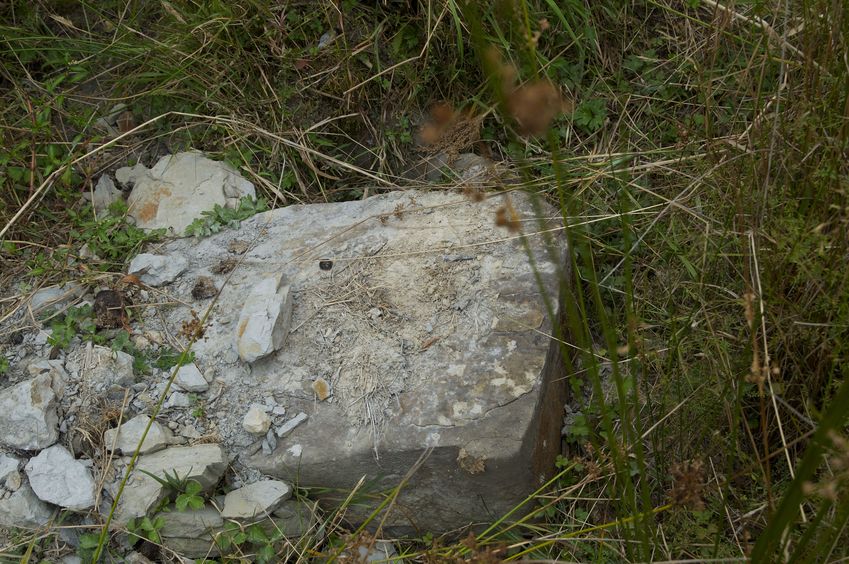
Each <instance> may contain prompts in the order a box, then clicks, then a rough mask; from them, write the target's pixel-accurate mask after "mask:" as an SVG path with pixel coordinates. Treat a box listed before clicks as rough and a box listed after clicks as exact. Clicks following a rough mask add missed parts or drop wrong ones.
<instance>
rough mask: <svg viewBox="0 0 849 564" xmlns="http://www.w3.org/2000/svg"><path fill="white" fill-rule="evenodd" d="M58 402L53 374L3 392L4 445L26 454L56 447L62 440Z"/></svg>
mask: <svg viewBox="0 0 849 564" xmlns="http://www.w3.org/2000/svg"><path fill="white" fill-rule="evenodd" d="M57 401H58V397H57V394H56V393H55V392H54V390H53V378H51V376H50V374H49V373H45V374H41V375H39V376H36V377H35V378H32V379H30V380H24V381H23V382H21V383H19V384H16V385H14V386H11V387H9V388H6V389H5V390H3V391H0V429H2V432H0V443H2V444H3V445H6V446H8V447H12V448H19V449H23V450H40V449H43V448H47V447H49V446H50V445H52V444H53V443H55V442H56V440H57V439H58V438H59V416H58V414H57V413H56V404H57Z"/></svg>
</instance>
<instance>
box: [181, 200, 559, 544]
mask: <svg viewBox="0 0 849 564" xmlns="http://www.w3.org/2000/svg"><path fill="white" fill-rule="evenodd" d="M540 214H542V215H543V217H539V215H540ZM497 223H500V224H504V223H507V224H509V226H510V227H511V228H512V230H511V229H508V228H506V227H504V226H502V225H498V224H497ZM517 228H518V230H517ZM561 233H562V228H561V222H560V214H559V213H558V212H557V211H556V210H553V209H552V208H551V207H549V206H547V205H545V204H544V203H542V202H540V203H539V205H538V206H534V205H532V201H531V199H530V198H529V197H528V196H527V195H525V194H524V193H521V192H513V193H511V194H510V195H493V196H491V197H489V198H487V199H485V200H484V201H482V202H472V201H470V200H468V199H466V198H464V197H463V196H462V195H461V194H457V193H449V192H442V191H432V192H422V191H398V192H393V193H388V194H382V195H379V196H375V197H372V198H368V199H366V200H361V201H355V202H344V203H333V204H315V205H307V206H290V207H287V208H282V209H278V210H274V211H271V212H266V213H263V214H260V215H257V216H255V217H253V218H251V219H250V220H247V221H244V222H243V223H242V225H241V228H240V229H239V230H225V231H222V232H221V233H218V234H216V235H213V236H212V237H209V238H206V239H201V240H199V241H194V240H185V239H184V240H180V241H176V242H172V243H170V244H169V245H168V246H167V251H168V252H177V253H179V254H181V255H183V256H187V257H189V261H190V268H189V271H188V272H187V273H186V274H184V278H185V279H186V280H189V281H190V280H192V279H193V278H194V277H196V276H201V275H203V276H206V275H209V274H210V273H212V275H216V276H218V277H219V278H218V279H216V285H217V286H219V287H222V290H221V294H220V296H219V300H218V304H217V305H216V308H215V309H214V310H213V313H212V316H211V318H210V319H211V323H210V325H209V326H208V327H207V328H206V334H205V336H204V338H203V339H201V340H200V341H199V342H198V343H196V345H195V348H194V350H195V354H196V362H197V363H198V365H199V366H200V367H202V368H203V369H204V370H206V369H207V367H213V369H214V370H215V373H216V379H217V380H218V383H216V384H215V387H217V386H218V385H219V384H221V385H222V392H221V395H220V398H219V399H218V400H217V402H216V405H215V408H214V409H212V410H210V411H209V413H208V417H210V418H211V419H215V420H216V423H217V425H218V429H219V430H220V433H221V435H222V437H223V440H224V442H225V444H226V446H227V448H228V450H229V451H230V452H234V454H237V455H239V456H240V460H247V461H248V463H249V464H250V465H253V466H255V467H256V468H258V469H260V470H261V471H263V472H264V473H266V474H268V475H271V476H275V477H279V478H281V479H284V480H287V481H292V482H295V483H297V484H300V485H304V486H320V487H328V488H338V489H339V490H340V491H344V490H345V489H348V488H351V487H353V486H355V485H356V484H357V483H358V482H359V480H360V479H361V478H362V477H363V476H365V477H366V481H365V484H366V485H365V486H364V487H363V488H362V489H361V490H360V491H361V493H363V492H365V490H369V491H371V492H374V491H375V489H378V490H385V489H386V488H392V487H394V486H395V485H397V484H398V483H400V482H401V481H402V479H403V478H404V476H405V475H407V473H408V472H409V471H410V470H411V469H412V468H414V467H417V470H416V471H415V473H414V474H413V475H412V478H411V479H410V480H409V481H408V482H407V484H406V486H405V487H404V489H403V491H402V493H401V495H400V496H399V498H398V500H397V503H396V504H395V506H394V508H393V510H392V513H391V514H390V516H389V518H388V520H387V525H391V526H394V527H398V528H396V530H397V531H399V532H403V531H402V530H401V529H405V530H406V531H407V532H409V531H412V530H431V531H443V530H450V529H454V528H456V527H461V526H464V525H467V524H470V523H473V522H480V521H491V520H493V519H495V518H498V517H500V516H501V515H502V514H503V513H504V512H506V511H508V510H510V509H512V508H513V507H514V506H515V505H516V504H517V503H519V502H520V501H522V500H523V499H524V498H525V496H527V495H528V494H529V493H530V492H532V491H533V490H535V489H536V488H537V487H539V485H540V484H541V483H542V482H543V481H544V480H545V479H546V478H547V477H548V476H550V475H551V474H552V472H553V470H554V459H555V456H556V454H557V453H558V452H559V447H560V428H561V421H562V413H563V403H564V401H565V397H564V395H565V388H566V386H565V380H564V378H563V376H564V374H563V371H562V365H561V361H560V356H559V348H558V347H557V346H556V344H553V341H552V339H551V335H552V317H555V318H556V317H557V315H558V314H557V311H558V309H559V303H560V299H559V296H560V285H561V281H562V280H563V279H565V278H567V277H565V276H564V272H563V268H564V264H565V261H564V260H563V257H564V256H565V253H566V248H565V243H564V242H563V239H562V237H561V236H560V235H561ZM546 239H547V240H548V241H549V244H546ZM228 249H230V250H228ZM233 249H236V251H233ZM243 251H244V255H243V256H241V255H237V254H236V253H238V252H243ZM528 251H530V253H531V255H532V256H533V260H530V258H529V255H528ZM234 255H235V256H241V258H239V259H238V265H237V266H236V267H235V270H232V271H228V272H227V273H224V274H217V273H218V271H219V270H220V269H219V268H218V265H222V264H230V265H232V264H233V262H234V261H233V257H234ZM281 275H282V277H283V278H282V279H283V280H284V281H285V282H284V284H286V285H288V286H289V289H288V292H289V295H288V299H290V300H291V304H292V311H291V319H290V320H289V323H288V324H287V326H288V329H287V331H286V335H285V338H284V340H283V342H282V346H280V347H279V348H277V347H276V346H275V347H273V348H274V349H275V350H274V351H273V352H271V353H270V354H268V356H265V357H261V358H257V359H256V360H252V361H251V362H250V363H248V362H245V361H244V360H242V359H240V358H239V354H238V352H237V350H236V339H235V338H234V337H235V336H236V335H237V334H238V331H239V330H240V327H239V321H238V320H239V318H240V314H241V313H242V311H243V307H244V304H245V302H246V301H250V297H249V296H251V292H252V291H253V289H254V288H256V286H257V285H258V284H263V283H265V284H268V282H263V281H266V280H269V278H268V277H269V276H274V278H272V280H274V281H275V283H272V284H271V285H272V286H274V287H275V288H282V286H277V285H276V281H277V280H278V278H276V277H277V276H281ZM540 283H541V285H542V289H541V288H540ZM188 287H189V284H185V285H183V286H178V290H177V291H181V290H180V288H183V290H182V291H183V292H185V294H186V296H185V299H190V298H188ZM544 296H547V297H548V298H549V300H548V305H550V306H551V307H552V309H553V313H552V312H551V311H549V309H548V307H547V305H546V300H545V299H544ZM185 315H186V312H185V311H182V312H181V311H175V312H174V313H173V314H172V315H171V320H172V322H173V323H174V324H177V323H179V322H180V320H181V319H184V318H185ZM181 316H182V317H181ZM243 358H244V357H243ZM316 381H319V384H320V385H316ZM318 389H320V390H321V393H320V394H317V392H316V390H318ZM328 393H329V397H328V398H327V399H324V400H323V401H320V399H319V397H318V396H319V395H320V397H325V396H326V394H328ZM267 398H272V399H273V402H276V404H277V405H279V406H281V407H285V412H286V413H287V414H288V417H293V416H294V415H295V414H299V413H301V412H303V413H305V414H306V415H307V418H306V420H305V421H303V422H301V423H300V424H299V425H297V426H295V427H294V429H293V430H292V431H291V432H289V433H288V434H286V433H283V432H280V433H275V434H273V435H271V436H272V439H270V442H271V443H276V449H275V450H274V451H273V452H272V453H271V454H270V455H268V454H263V452H259V453H258V454H254V455H253V456H251V457H248V456H246V455H249V454H252V453H255V452H257V450H258V449H257V448H253V449H252V448H251V445H255V444H256V440H257V439H256V438H255V437H253V436H251V435H250V433H248V432H247V431H244V429H243V428H242V418H243V416H244V414H245V412H246V410H247V409H248V406H250V405H251V404H253V403H256V404H263V405H268V401H269V400H268V399H267ZM269 409H270V408H269ZM278 419H279V420H278ZM285 424H286V418H285V417H283V418H275V420H274V426H273V427H272V429H271V430H270V433H271V432H276V431H278V430H279V429H281V428H282V427H283V426H284V425H285ZM266 446H268V445H266ZM240 449H243V450H240ZM266 450H268V449H266ZM417 463H419V464H418V465H417ZM344 497H345V493H340V494H339V499H343V498H344ZM331 498H332V496H328V497H327V499H326V500H325V501H327V502H328V503H331V502H333V499H331ZM348 515H349V516H351V517H352V518H354V514H353V513H351V512H350V511H349V513H348Z"/></svg>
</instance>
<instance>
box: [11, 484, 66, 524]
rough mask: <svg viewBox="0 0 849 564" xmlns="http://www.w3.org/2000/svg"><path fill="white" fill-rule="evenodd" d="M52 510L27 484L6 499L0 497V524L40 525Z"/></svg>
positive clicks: (48, 518) (45, 520)
mask: <svg viewBox="0 0 849 564" xmlns="http://www.w3.org/2000/svg"><path fill="white" fill-rule="evenodd" d="M52 513H53V511H52V509H51V508H50V506H49V505H47V504H46V503H44V502H43V501H41V500H40V499H38V496H37V495H35V492H34V491H32V488H31V487H29V485H28V484H24V485H23V486H21V488H20V489H18V491H16V492H15V493H13V494H12V495H11V496H9V497H8V498H6V499H0V526H2V527H40V526H41V525H44V524H45V523H47V522H48V521H50V517H51V515H52Z"/></svg>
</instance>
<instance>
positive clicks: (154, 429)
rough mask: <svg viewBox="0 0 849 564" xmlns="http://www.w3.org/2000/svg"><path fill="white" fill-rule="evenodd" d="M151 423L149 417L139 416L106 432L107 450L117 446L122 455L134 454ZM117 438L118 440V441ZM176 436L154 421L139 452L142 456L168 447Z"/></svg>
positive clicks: (116, 449)
mask: <svg viewBox="0 0 849 564" xmlns="http://www.w3.org/2000/svg"><path fill="white" fill-rule="evenodd" d="M149 421H150V417H148V416H147V415H137V416H136V417H133V418H132V419H130V420H129V421H127V422H126V423H124V424H123V425H121V427H120V428H118V429H109V430H108V431H106V434H105V440H106V448H108V449H109V448H112V445H113V444H114V445H115V451H116V452H120V453H124V454H127V453H133V452H135V450H136V448H137V447H138V444H139V441H141V437H142V433H144V429H145V427H146V426H147V424H148V422H149ZM116 436H117V439H116ZM173 439H174V436H173V435H172V434H171V431H170V430H169V429H168V428H167V427H165V426H164V425H162V424H161V423H159V422H158V421H154V422H153V423H151V425H150V430H149V431H148V433H147V436H146V437H145V439H144V444H143V445H142V447H141V449H139V452H140V453H141V454H149V453H151V452H156V451H158V450H162V449H163V448H165V447H167V446H168V445H169V444H171V443H172V442H173Z"/></svg>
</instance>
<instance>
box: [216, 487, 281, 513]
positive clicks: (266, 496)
mask: <svg viewBox="0 0 849 564" xmlns="http://www.w3.org/2000/svg"><path fill="white" fill-rule="evenodd" d="M291 496H292V487H291V486H290V485H289V484H287V483H286V482H281V481H278V480H263V481H260V482H255V483H253V484H249V485H247V486H244V487H242V488H239V489H237V490H233V491H232V492H230V493H228V494H227V496H226V497H225V498H224V508H223V509H222V510H221V516H222V517H223V518H224V519H253V518H254V517H265V516H266V515H268V514H270V513H272V512H273V511H274V510H275V509H277V508H278V507H280V505H281V504H282V503H283V502H284V501H286V500H287V499H289V498H290V497H291Z"/></svg>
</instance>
